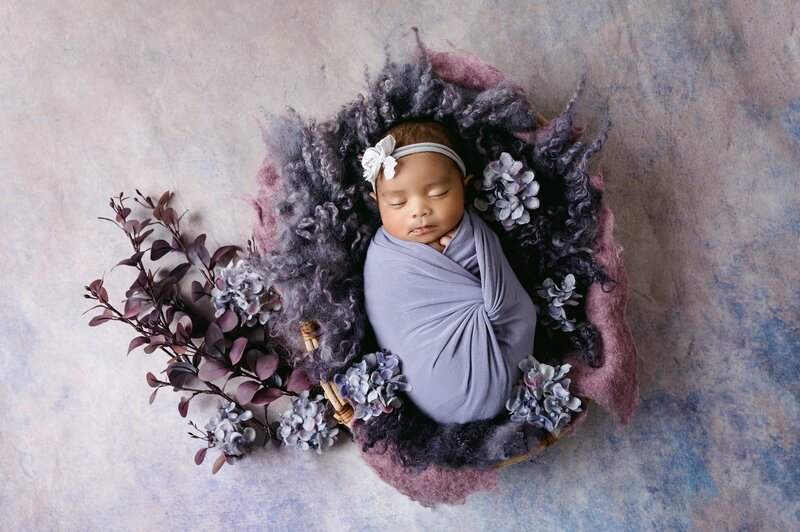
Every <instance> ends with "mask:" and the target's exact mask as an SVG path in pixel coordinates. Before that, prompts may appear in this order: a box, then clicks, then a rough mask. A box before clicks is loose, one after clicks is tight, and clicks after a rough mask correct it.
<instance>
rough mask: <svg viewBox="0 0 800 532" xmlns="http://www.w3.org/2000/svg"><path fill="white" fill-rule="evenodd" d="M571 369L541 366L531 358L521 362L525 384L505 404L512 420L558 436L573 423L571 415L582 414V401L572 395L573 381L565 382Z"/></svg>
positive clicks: (562, 366)
mask: <svg viewBox="0 0 800 532" xmlns="http://www.w3.org/2000/svg"><path fill="white" fill-rule="evenodd" d="M571 367H572V366H570V365H569V364H563V365H561V366H555V367H553V366H550V365H547V364H541V363H539V362H538V361H537V360H536V359H535V358H533V356H531V355H529V356H528V357H527V358H525V359H523V360H522V361H520V363H519V368H520V369H521V370H522V372H523V373H524V377H523V379H522V383H521V384H520V385H518V386H515V387H514V390H513V392H512V394H511V398H510V399H509V400H508V401H506V408H507V409H508V411H509V412H510V413H511V419H512V420H514V421H521V420H525V421H527V422H528V423H531V424H532V425H533V426H535V427H538V428H542V429H545V430H547V431H548V432H550V433H552V434H554V435H555V436H558V434H559V432H561V429H562V428H564V427H565V426H566V425H567V424H568V423H569V422H570V420H571V419H572V415H571V413H573V412H580V411H581V409H580V404H581V400H580V399H578V398H577V397H575V396H573V395H571V394H570V392H569V385H570V379H566V378H564V376H565V375H566V374H567V372H568V371H569V370H570V368H571Z"/></svg>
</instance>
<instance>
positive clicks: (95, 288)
mask: <svg viewBox="0 0 800 532" xmlns="http://www.w3.org/2000/svg"><path fill="white" fill-rule="evenodd" d="M101 286H103V280H102V279H95V280H94V281H92V282H91V283H90V284H89V290H91V291H92V292H95V293H96V292H97V291H98V290H100V287H101Z"/></svg>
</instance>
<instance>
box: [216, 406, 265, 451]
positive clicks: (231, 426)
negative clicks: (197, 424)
mask: <svg viewBox="0 0 800 532" xmlns="http://www.w3.org/2000/svg"><path fill="white" fill-rule="evenodd" d="M235 408H236V403H233V402H230V401H228V402H224V403H220V405H219V408H218V410H217V412H216V413H215V414H214V415H213V416H211V419H210V420H209V421H208V423H207V424H206V427H205V429H206V431H207V432H208V434H209V437H210V441H211V446H212V447H216V448H218V449H220V450H221V451H222V452H223V453H225V455H226V456H236V457H239V456H242V455H243V454H245V453H246V452H247V451H249V450H250V449H251V447H252V445H253V442H254V441H255V439H256V429H254V428H253V427H247V428H244V429H242V423H244V422H245V421H247V420H249V419H252V417H253V413H252V412H251V411H250V410H245V411H244V412H242V413H241V414H237V413H236V412H234V410H235Z"/></svg>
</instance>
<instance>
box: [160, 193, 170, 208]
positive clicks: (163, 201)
mask: <svg viewBox="0 0 800 532" xmlns="http://www.w3.org/2000/svg"><path fill="white" fill-rule="evenodd" d="M171 197H172V192H170V191H169V190H167V191H166V192H164V193H163V194H161V197H160V198H158V203H157V206H159V207H161V208H162V209H163V208H164V205H166V204H167V203H168V202H169V200H170V198H171Z"/></svg>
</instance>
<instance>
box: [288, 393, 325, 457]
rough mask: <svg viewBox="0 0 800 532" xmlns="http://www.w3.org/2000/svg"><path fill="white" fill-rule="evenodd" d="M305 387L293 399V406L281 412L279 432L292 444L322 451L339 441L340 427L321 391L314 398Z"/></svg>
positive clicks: (306, 449) (301, 447)
mask: <svg viewBox="0 0 800 532" xmlns="http://www.w3.org/2000/svg"><path fill="white" fill-rule="evenodd" d="M308 395H309V391H308V390H304V391H303V392H301V393H300V395H298V396H297V397H295V398H293V399H292V406H291V407H290V408H289V409H287V410H286V411H285V412H283V413H282V414H281V423H280V426H279V427H278V436H280V438H281V440H283V443H284V444H286V445H287V446H290V447H295V448H297V449H300V450H303V451H308V450H310V449H313V450H315V451H317V454H322V452H323V451H325V450H326V449H328V448H329V447H330V446H331V445H333V442H335V441H336V435H337V434H338V433H339V428H338V427H337V426H336V420H335V419H334V418H333V416H331V415H330V409H329V408H328V405H330V403H329V402H328V401H327V400H325V397H324V396H322V395H317V396H315V397H314V398H313V399H309V397H308Z"/></svg>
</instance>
